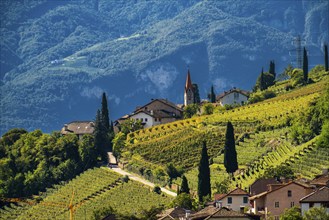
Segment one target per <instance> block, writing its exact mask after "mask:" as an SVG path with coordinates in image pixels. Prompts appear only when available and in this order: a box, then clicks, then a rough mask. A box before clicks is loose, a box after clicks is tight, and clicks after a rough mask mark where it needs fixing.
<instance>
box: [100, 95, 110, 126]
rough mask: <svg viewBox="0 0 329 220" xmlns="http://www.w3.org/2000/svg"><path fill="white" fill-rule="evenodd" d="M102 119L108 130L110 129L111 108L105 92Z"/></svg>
mask: <svg viewBox="0 0 329 220" xmlns="http://www.w3.org/2000/svg"><path fill="white" fill-rule="evenodd" d="M101 120H102V123H103V125H104V127H105V129H106V130H107V131H109V130H110V118H109V110H108V106H107V99H106V94H105V92H103V96H102V110H101Z"/></svg>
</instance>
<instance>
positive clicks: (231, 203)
mask: <svg viewBox="0 0 329 220" xmlns="http://www.w3.org/2000/svg"><path fill="white" fill-rule="evenodd" d="M214 196H215V202H216V203H217V204H218V206H219V207H226V208H229V209H232V210H234V211H237V212H240V211H243V210H244V208H245V207H249V193H247V192H246V191H244V190H242V189H240V188H235V189H234V190H232V191H230V192H229V193H225V194H215V195H214Z"/></svg>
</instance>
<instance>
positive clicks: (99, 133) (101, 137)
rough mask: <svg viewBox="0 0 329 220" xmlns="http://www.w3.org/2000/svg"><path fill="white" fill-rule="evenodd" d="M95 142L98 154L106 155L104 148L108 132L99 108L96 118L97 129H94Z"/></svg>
mask: <svg viewBox="0 0 329 220" xmlns="http://www.w3.org/2000/svg"><path fill="white" fill-rule="evenodd" d="M94 143H95V147H96V149H97V152H98V155H100V156H102V158H103V157H104V155H103V154H104V148H105V145H104V143H106V132H104V126H103V124H102V119H101V112H100V110H99V109H98V110H97V113H96V119H95V130H94Z"/></svg>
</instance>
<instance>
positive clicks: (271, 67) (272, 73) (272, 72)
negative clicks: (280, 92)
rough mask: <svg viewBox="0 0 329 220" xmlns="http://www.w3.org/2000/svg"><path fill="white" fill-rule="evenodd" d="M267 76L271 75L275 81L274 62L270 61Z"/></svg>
mask: <svg viewBox="0 0 329 220" xmlns="http://www.w3.org/2000/svg"><path fill="white" fill-rule="evenodd" d="M268 72H269V74H271V75H272V76H273V78H274V80H275V77H276V73H275V63H274V60H271V61H270V69H269V71H268ZM273 84H274V81H273Z"/></svg>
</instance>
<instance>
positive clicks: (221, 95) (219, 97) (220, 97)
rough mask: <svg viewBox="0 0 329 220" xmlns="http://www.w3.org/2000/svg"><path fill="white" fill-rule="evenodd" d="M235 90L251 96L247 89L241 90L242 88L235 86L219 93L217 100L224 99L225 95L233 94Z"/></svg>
mask: <svg viewBox="0 0 329 220" xmlns="http://www.w3.org/2000/svg"><path fill="white" fill-rule="evenodd" d="M233 92H237V93H240V94H242V95H244V96H247V97H249V92H248V91H245V90H241V89H236V88H233V89H230V90H229V91H227V92H226V91H224V92H223V93H221V94H219V95H218V96H217V97H216V100H220V99H222V98H223V97H224V96H226V95H228V94H231V93H233Z"/></svg>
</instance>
